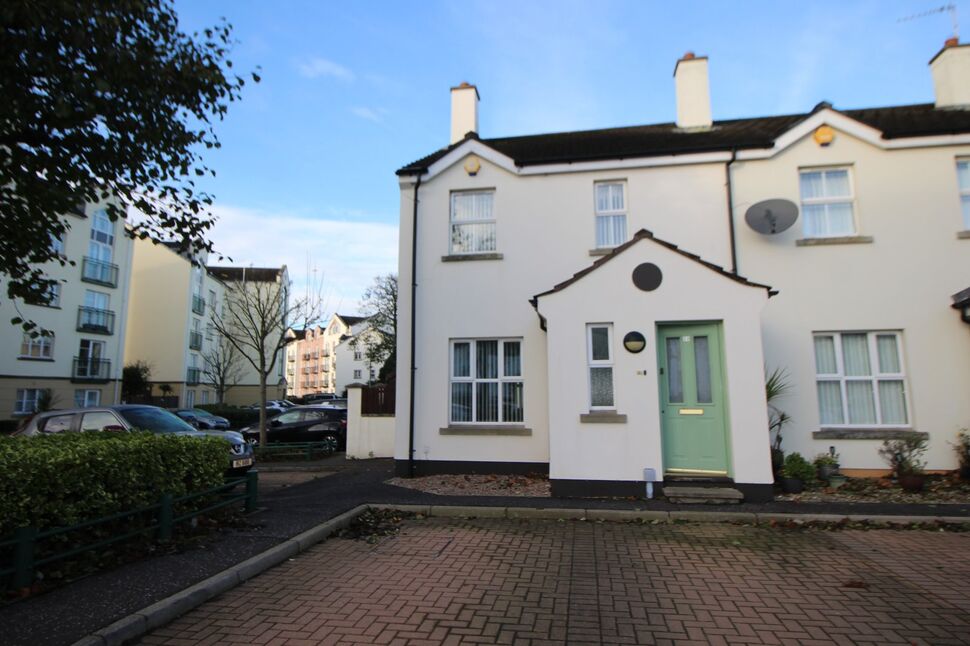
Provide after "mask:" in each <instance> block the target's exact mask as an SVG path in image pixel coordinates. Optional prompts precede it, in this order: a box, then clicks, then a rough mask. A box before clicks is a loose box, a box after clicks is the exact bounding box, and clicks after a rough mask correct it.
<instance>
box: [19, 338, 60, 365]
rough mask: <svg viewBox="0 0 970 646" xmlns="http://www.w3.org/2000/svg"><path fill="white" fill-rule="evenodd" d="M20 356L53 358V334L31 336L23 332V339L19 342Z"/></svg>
mask: <svg viewBox="0 0 970 646" xmlns="http://www.w3.org/2000/svg"><path fill="white" fill-rule="evenodd" d="M20 357H21V358H22V359H53V358H54V335H53V334H52V335H49V336H37V337H34V338H31V336H30V335H29V334H24V339H23V341H21V343H20Z"/></svg>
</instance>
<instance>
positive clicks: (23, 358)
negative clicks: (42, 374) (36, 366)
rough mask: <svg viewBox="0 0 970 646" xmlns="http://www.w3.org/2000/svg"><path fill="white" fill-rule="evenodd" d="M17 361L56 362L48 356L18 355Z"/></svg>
mask: <svg viewBox="0 0 970 646" xmlns="http://www.w3.org/2000/svg"><path fill="white" fill-rule="evenodd" d="M17 361H46V362H47V363H54V360H53V359H49V358H47V357H17Z"/></svg>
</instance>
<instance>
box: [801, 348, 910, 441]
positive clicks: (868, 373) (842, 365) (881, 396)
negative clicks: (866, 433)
mask: <svg viewBox="0 0 970 646" xmlns="http://www.w3.org/2000/svg"><path fill="white" fill-rule="evenodd" d="M814 344H815V374H816V388H817V394H818V411H819V421H820V422H821V425H822V426H849V427H852V426H859V427H873V426H885V427H909V425H910V423H909V401H908V400H909V397H908V394H907V390H906V370H905V366H904V364H903V352H902V334H900V333H899V332H895V331H885V332H816V333H815V335H814Z"/></svg>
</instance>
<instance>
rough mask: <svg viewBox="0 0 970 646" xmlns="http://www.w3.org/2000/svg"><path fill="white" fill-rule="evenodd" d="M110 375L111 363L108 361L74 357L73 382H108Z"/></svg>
mask: <svg viewBox="0 0 970 646" xmlns="http://www.w3.org/2000/svg"><path fill="white" fill-rule="evenodd" d="M110 375H111V362H110V361H108V360H107V359H90V358H87V357H74V365H73V367H72V369H71V381H87V382H106V381H108V380H109V379H110Z"/></svg>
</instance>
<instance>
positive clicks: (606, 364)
mask: <svg viewBox="0 0 970 646" xmlns="http://www.w3.org/2000/svg"><path fill="white" fill-rule="evenodd" d="M586 359H587V363H588V364H589V370H588V371H587V374H588V376H589V408H590V410H612V409H613V408H615V406H616V405H615V403H614V400H613V324H612V323H590V324H588V325H587V326H586Z"/></svg>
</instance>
